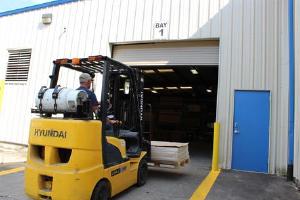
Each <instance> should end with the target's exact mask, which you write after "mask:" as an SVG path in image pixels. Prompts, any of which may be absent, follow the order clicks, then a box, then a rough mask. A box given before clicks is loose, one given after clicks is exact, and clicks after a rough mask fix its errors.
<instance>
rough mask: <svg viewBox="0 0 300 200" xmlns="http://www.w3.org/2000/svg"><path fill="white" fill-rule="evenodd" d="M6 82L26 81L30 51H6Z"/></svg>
mask: <svg viewBox="0 0 300 200" xmlns="http://www.w3.org/2000/svg"><path fill="white" fill-rule="evenodd" d="M8 53H9V57H8V65H7V70H6V76H5V81H6V82H25V81H27V79H28V72H29V65H30V58H31V49H16V50H8Z"/></svg>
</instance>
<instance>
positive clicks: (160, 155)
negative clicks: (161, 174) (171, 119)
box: [151, 141, 190, 163]
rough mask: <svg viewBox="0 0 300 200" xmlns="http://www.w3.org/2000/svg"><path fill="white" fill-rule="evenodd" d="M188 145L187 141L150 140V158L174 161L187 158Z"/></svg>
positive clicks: (188, 157)
mask: <svg viewBox="0 0 300 200" xmlns="http://www.w3.org/2000/svg"><path fill="white" fill-rule="evenodd" d="M188 145H189V144H188V143H178V142H162V141H151V160H152V161H158V162H174V163H180V162H182V161H186V160H189V159H190V156H189V146H188Z"/></svg>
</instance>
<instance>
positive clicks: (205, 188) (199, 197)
mask: <svg viewBox="0 0 300 200" xmlns="http://www.w3.org/2000/svg"><path fill="white" fill-rule="evenodd" d="M219 174H220V170H217V171H210V172H209V174H208V175H207V176H206V178H205V179H204V180H203V181H202V183H201V184H200V186H199V187H198V188H197V190H196V191H195V192H194V193H193V195H192V197H191V198H190V200H204V199H205V198H206V196H207V194H208V193H209V191H210V189H211V188H212V186H213V185H214V183H215V181H216V180H217V178H218V176H219Z"/></svg>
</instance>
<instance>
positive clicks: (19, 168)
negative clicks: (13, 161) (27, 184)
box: [0, 167, 25, 176]
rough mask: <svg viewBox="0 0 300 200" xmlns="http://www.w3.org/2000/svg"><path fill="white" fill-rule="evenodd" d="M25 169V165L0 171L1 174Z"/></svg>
mask: <svg viewBox="0 0 300 200" xmlns="http://www.w3.org/2000/svg"><path fill="white" fill-rule="evenodd" d="M24 169H25V167H18V168H14V169H9V170H5V171H0V176H3V175H7V174H13V173H17V172H20V171H24Z"/></svg>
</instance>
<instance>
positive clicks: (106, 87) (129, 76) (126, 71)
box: [48, 55, 151, 159]
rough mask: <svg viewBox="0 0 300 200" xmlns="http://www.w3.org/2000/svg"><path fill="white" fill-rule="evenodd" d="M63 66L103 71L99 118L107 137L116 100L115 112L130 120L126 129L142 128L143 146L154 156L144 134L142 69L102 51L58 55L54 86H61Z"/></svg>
mask: <svg viewBox="0 0 300 200" xmlns="http://www.w3.org/2000/svg"><path fill="white" fill-rule="evenodd" d="M61 67H64V68H68V69H71V70H75V71H78V72H82V73H88V74H90V76H91V77H92V78H94V77H95V74H96V73H100V74H102V93H101V102H100V108H101V113H99V115H98V119H100V120H101V121H102V124H103V126H102V133H103V134H102V139H103V140H104V141H106V136H107V133H106V130H105V124H106V123H107V117H108V115H109V114H110V113H109V112H111V111H110V104H112V112H113V113H114V116H115V117H116V118H117V119H120V120H126V121H125V124H124V126H126V129H129V130H131V131H134V132H138V137H139V146H140V148H141V150H143V151H147V158H148V159H150V148H151V145H150V138H145V137H144V128H143V111H144V105H143V104H144V99H143V97H144V94H143V88H144V78H143V74H142V71H141V70H140V69H137V68H132V67H129V66H127V65H125V64H123V63H121V62H118V61H116V60H114V59H111V58H109V57H106V56H102V55H97V56H90V57H88V58H73V59H67V58H64V59H57V60H55V61H53V70H52V74H51V75H50V79H51V81H50V88H55V87H57V82H58V77H59V72H60V69H61ZM126 81H128V82H129V94H127V96H126V97H125V98H127V99H128V102H126V103H124V102H123V105H121V104H122V100H121V99H122V98H121V96H123V97H124V95H123V94H122V93H121V92H120V91H123V90H124V88H122V87H121V86H122V84H123V85H124V84H125V82H126ZM50 115H51V114H50ZM48 116H49V114H48ZM124 116H125V117H124ZM124 118H125V119H124ZM118 135H119V129H116V130H115V131H114V136H116V137H118Z"/></svg>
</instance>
